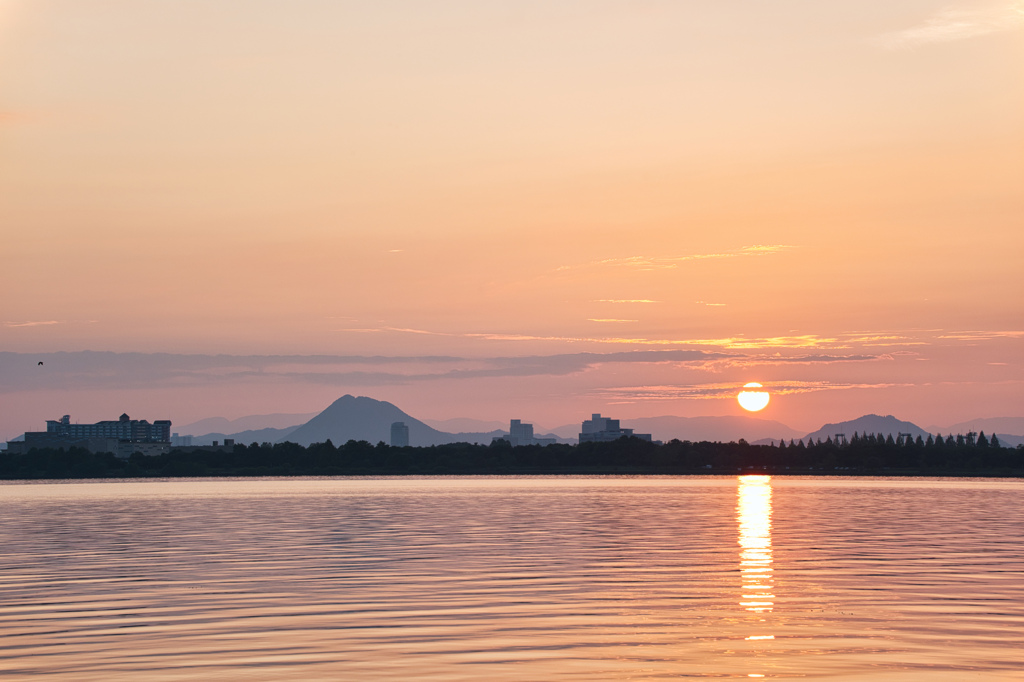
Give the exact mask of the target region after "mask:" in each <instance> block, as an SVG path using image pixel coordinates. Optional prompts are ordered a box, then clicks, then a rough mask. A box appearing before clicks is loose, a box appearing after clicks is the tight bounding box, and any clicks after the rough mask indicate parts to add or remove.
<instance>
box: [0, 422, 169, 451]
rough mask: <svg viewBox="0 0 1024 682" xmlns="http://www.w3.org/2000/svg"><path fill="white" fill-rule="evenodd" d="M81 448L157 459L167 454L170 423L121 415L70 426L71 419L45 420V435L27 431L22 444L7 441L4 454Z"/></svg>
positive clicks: (41, 432)
mask: <svg viewBox="0 0 1024 682" xmlns="http://www.w3.org/2000/svg"><path fill="white" fill-rule="evenodd" d="M74 447H77V448H83V449H85V450H88V451H89V452H112V453H114V454H116V455H117V456H118V457H129V456H131V455H132V454H133V453H135V452H141V453H142V454H144V455H160V454H163V453H165V452H168V451H170V447H171V420H170V419H158V420H157V421H155V422H153V423H152V424H150V423H149V422H148V421H146V420H145V419H132V418H131V417H129V416H128V415H127V414H122V415H121V417H120V418H119V419H117V420H116V421H102V422H96V423H95V424H72V423H71V416H70V415H64V416H63V417H61V418H60V419H48V420H47V421H46V431H27V432H26V433H25V436H24V440H22V441H9V442H8V443H7V451H8V452H10V453H12V454H17V453H27V452H28V451H29V450H31V449H33V448H54V449H58V450H59V449H70V448H74Z"/></svg>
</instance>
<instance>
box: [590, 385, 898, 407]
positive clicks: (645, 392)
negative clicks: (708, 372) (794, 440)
mask: <svg viewBox="0 0 1024 682" xmlns="http://www.w3.org/2000/svg"><path fill="white" fill-rule="evenodd" d="M761 384H762V385H763V386H764V387H765V388H766V389H768V390H769V391H770V392H771V393H772V394H773V395H796V394H800V393H816V392H819V391H839V390H851V389H881V388H894V387H905V386H913V385H914V384H906V383H877V384H854V383H835V382H830V381H789V382H786V381H762V382H761ZM742 386H743V384H742V383H738V382H732V383H716V384H695V385H692V386H627V387H621V388H609V389H602V390H600V391H596V392H594V394H593V395H594V397H596V398H601V399H605V400H625V401H631V402H652V401H668V400H718V399H724V398H729V399H732V398H734V397H735V396H736V394H737V393H738V392H739V391H740V389H741V388H742Z"/></svg>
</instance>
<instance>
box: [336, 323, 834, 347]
mask: <svg viewBox="0 0 1024 682" xmlns="http://www.w3.org/2000/svg"><path fill="white" fill-rule="evenodd" d="M594 321H610V320H594ZM623 321H625V322H635V321H636V320H623ZM335 331H338V332H360V333H365V332H380V333H383V332H400V333H405V334H425V335H430V336H450V337H461V338H469V339H484V340H487V341H560V342H567V343H602V344H615V345H632V346H709V347H716V348H720V349H725V350H755V349H777V348H781V349H785V348H845V347H846V344H844V343H843V342H842V341H841V340H840V339H839V338H837V337H821V336H818V335H816V334H802V335H799V336H773V337H760V338H758V337H745V336H729V337H722V338H712V339H673V338H667V339H652V338H649V337H642V336H630V337H623V336H554V335H552V336H540V335H534V334H515V333H502V332H462V333H456V332H439V331H431V330H428V329H410V328H407V327H379V328H374V329H365V328H341V329H336V330H335Z"/></svg>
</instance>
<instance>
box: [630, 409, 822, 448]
mask: <svg viewBox="0 0 1024 682" xmlns="http://www.w3.org/2000/svg"><path fill="white" fill-rule="evenodd" d="M622 425H623V426H624V427H626V428H630V429H633V430H634V431H636V432H637V433H649V434H651V435H652V436H653V437H654V439H655V440H660V441H664V442H666V443H667V442H668V441H670V440H672V439H673V438H678V439H679V440H689V441H695V442H696V441H705V440H706V441H712V442H713V441H721V442H723V443H728V442H730V441H738V440H739V439H741V438H743V439H744V440H746V441H747V442H751V441H754V440H758V439H760V438H799V437H800V436H801V435H803V434H801V433H800V432H799V431H796V430H795V429H792V428H790V427H788V426H786V425H785V424H783V423H781V422H777V421H772V420H771V419H758V418H757V417H746V416H724V417H671V416H665V417H644V418H641V419H624V420H622Z"/></svg>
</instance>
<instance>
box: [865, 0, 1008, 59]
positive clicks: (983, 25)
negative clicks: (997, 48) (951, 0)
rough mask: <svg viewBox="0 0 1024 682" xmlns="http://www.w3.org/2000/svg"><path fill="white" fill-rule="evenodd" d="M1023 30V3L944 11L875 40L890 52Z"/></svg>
mask: <svg viewBox="0 0 1024 682" xmlns="http://www.w3.org/2000/svg"><path fill="white" fill-rule="evenodd" d="M1020 28H1024V4H1021V3H1014V4H1012V5H1001V6H999V7H989V8H984V9H961V8H947V9H944V10H941V11H940V12H938V13H936V14H935V15H933V16H931V17H929V18H928V19H926V20H925V21H924V22H923V23H921V24H919V25H917V26H913V27H911V28H908V29H904V30H902V31H894V32H892V33H887V34H885V35H883V36H881V37H880V38H879V39H878V42H879V44H881V45H882V47H885V48H887V49H890V50H899V49H909V48H915V47H920V46H922V45H930V44H934V43H951V42H957V41H961V40H968V39H970V38H977V37H980V36H985V35H990V34H993V33H1002V32H1005V31H1013V30H1016V29H1020Z"/></svg>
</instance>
